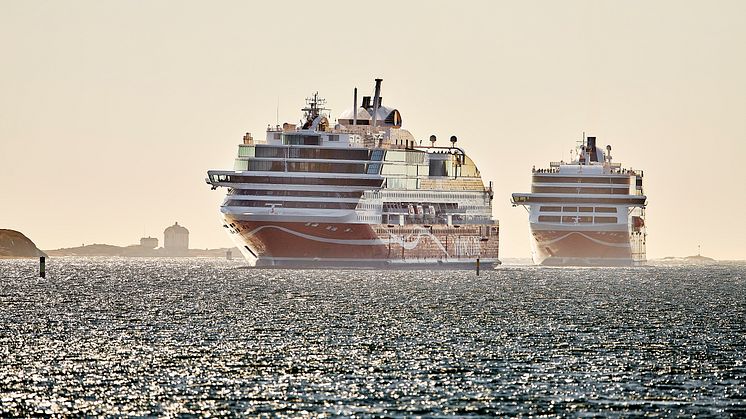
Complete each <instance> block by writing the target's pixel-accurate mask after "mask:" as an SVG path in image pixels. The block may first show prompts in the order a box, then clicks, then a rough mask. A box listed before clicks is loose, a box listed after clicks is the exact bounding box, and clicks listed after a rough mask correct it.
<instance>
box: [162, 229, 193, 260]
mask: <svg viewBox="0 0 746 419" xmlns="http://www.w3.org/2000/svg"><path fill="white" fill-rule="evenodd" d="M163 249H164V250H165V251H166V253H167V254H169V255H175V256H177V255H186V254H187V251H188V250H189V230H187V229H186V228H184V226H180V225H179V223H178V222H176V223H174V225H172V226H171V227H168V228H167V229H166V230H164V231H163Z"/></svg>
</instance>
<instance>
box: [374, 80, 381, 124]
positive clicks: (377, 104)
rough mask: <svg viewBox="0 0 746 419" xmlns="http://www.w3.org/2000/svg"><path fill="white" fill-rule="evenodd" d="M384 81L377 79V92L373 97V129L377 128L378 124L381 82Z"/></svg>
mask: <svg viewBox="0 0 746 419" xmlns="http://www.w3.org/2000/svg"><path fill="white" fill-rule="evenodd" d="M382 81H383V79H376V91H375V94H374V95H373V123H372V125H373V127H374V128H375V126H376V124H377V122H378V107H379V106H381V104H380V100H381V82H382Z"/></svg>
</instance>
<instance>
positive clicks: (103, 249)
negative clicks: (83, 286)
mask: <svg viewBox="0 0 746 419" xmlns="http://www.w3.org/2000/svg"><path fill="white" fill-rule="evenodd" d="M228 251H230V252H231V256H232V257H235V258H241V257H242V256H241V252H240V251H239V250H238V249H237V248H235V247H234V248H227V247H226V248H218V249H165V248H163V247H159V248H155V249H154V248H149V247H145V246H140V245H132V246H114V245H110V244H98V243H96V244H90V245H85V246H78V247H69V248H62V249H55V250H46V253H47V254H48V255H49V256H51V257H54V256H119V257H155V258H157V257H169V258H171V257H210V258H225V257H226V255H227V252H228Z"/></svg>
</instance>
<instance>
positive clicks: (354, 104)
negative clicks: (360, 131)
mask: <svg viewBox="0 0 746 419" xmlns="http://www.w3.org/2000/svg"><path fill="white" fill-rule="evenodd" d="M352 96H353V98H352V125H357V87H356V88H355V93H353V94H352Z"/></svg>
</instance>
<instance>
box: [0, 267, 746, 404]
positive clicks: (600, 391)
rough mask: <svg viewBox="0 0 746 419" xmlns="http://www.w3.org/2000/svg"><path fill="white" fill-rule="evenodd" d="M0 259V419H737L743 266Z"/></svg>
mask: <svg viewBox="0 0 746 419" xmlns="http://www.w3.org/2000/svg"><path fill="white" fill-rule="evenodd" d="M241 266H242V264H241V262H236V261H234V262H228V261H224V260H209V259H183V260H177V259H118V258H53V259H51V260H50V261H49V262H48V264H47V279H40V278H36V276H35V273H36V272H38V261H34V260H21V261H18V260H14V261H10V260H0V415H2V416H27V415H81V414H84V415H102V414H113V415H138V416H143V415H145V416H148V415H181V414H186V415H189V414H207V413H209V414H212V415H216V414H217V415H221V414H222V415H224V414H228V415H236V414H249V415H262V414H264V415H288V416H297V415H300V414H302V413H309V414H312V415H343V416H351V415H357V416H416V415H423V416H442V415H484V416H493V415H539V414H547V415H570V416H576V415H577V416H583V415H604V416H629V415H638V414H642V415H645V414H651V415H666V416H668V415H705V416H711V415H717V416H728V415H733V416H744V415H746V365H745V363H744V358H745V357H744V353H745V352H746V265H743V264H737V263H732V264H717V265H704V266H652V267H643V268H629V269H625V268H618V269H571V268H554V269H552V268H534V267H528V266H515V267H502V268H499V269H497V270H494V271H482V275H481V276H479V277H477V276H476V275H475V274H474V272H449V271H433V272H430V271H385V272H381V271H360V270H357V271H356V270H252V269H244V268H242V267H241Z"/></svg>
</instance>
